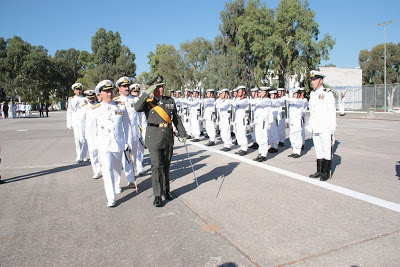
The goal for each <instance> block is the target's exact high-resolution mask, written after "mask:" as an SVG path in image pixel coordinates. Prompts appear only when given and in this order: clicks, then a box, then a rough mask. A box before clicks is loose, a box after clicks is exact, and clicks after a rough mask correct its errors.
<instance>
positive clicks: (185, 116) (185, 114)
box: [181, 97, 193, 137]
mask: <svg viewBox="0 0 400 267" xmlns="http://www.w3.org/2000/svg"><path fill="white" fill-rule="evenodd" d="M190 101H192V98H191V97H188V98H183V99H182V100H181V109H182V110H181V112H182V116H181V117H182V123H183V126H184V127H185V131H186V135H190V136H192V131H191V130H192V129H191V126H190ZM192 137H193V136H192Z"/></svg>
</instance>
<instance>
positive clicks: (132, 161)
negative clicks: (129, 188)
mask: <svg viewBox="0 0 400 267" xmlns="http://www.w3.org/2000/svg"><path fill="white" fill-rule="evenodd" d="M137 145H138V141H133V147H132V148H131V155H128V153H125V151H123V152H122V159H121V160H122V166H123V168H124V173H125V176H126V179H128V183H133V182H135V170H134V166H136V157H137V151H138V146H137ZM125 155H126V156H125ZM131 156H132V157H131ZM126 157H128V158H129V161H128V159H127V158H126Z"/></svg>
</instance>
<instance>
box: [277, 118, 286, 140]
mask: <svg viewBox="0 0 400 267" xmlns="http://www.w3.org/2000/svg"><path fill="white" fill-rule="evenodd" d="M278 129H279V131H278V133H279V142H281V143H285V140H286V118H285V117H283V118H281V119H280V120H279V121H278Z"/></svg>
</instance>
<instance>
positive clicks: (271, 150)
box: [268, 147, 278, 153]
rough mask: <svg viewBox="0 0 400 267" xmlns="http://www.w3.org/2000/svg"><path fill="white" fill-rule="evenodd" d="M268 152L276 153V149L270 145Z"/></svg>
mask: <svg viewBox="0 0 400 267" xmlns="http://www.w3.org/2000/svg"><path fill="white" fill-rule="evenodd" d="M268 152H269V153H277V152H278V149H276V148H273V147H271V148H270V149H268Z"/></svg>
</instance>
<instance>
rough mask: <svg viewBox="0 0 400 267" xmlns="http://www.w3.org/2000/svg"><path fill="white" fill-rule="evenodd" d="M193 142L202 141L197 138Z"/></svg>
mask: <svg viewBox="0 0 400 267" xmlns="http://www.w3.org/2000/svg"><path fill="white" fill-rule="evenodd" d="M191 142H200V140H199V139H197V138H195V139H193V140H192V141H191Z"/></svg>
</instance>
